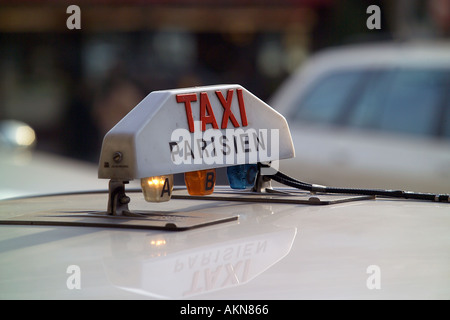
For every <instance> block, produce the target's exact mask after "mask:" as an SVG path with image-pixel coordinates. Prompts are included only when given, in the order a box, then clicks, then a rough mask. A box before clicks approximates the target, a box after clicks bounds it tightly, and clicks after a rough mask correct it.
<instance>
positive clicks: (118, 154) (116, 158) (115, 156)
mask: <svg viewBox="0 0 450 320" xmlns="http://www.w3.org/2000/svg"><path fill="white" fill-rule="evenodd" d="M122 158H123V155H122V152H120V151H116V152H114V154H113V160H114V162H115V163H119V162H121V161H122Z"/></svg>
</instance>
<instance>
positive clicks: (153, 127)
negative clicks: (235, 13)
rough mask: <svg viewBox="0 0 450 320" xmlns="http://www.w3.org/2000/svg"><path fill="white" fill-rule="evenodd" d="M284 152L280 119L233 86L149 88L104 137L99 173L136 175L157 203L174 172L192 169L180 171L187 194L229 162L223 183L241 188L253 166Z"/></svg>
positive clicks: (205, 190)
mask: <svg viewBox="0 0 450 320" xmlns="http://www.w3.org/2000/svg"><path fill="white" fill-rule="evenodd" d="M292 157H294V147H293V143H292V139H291V135H290V132H289V128H288V124H287V122H286V120H285V118H284V117H283V116H282V115H280V114H279V113H278V112H276V111H275V110H273V109H272V108H271V107H270V106H268V105H267V104H266V103H264V102H263V101H261V100H260V99H258V98H257V97H255V96H254V95H253V94H251V93H250V92H248V91H247V90H246V89H244V88H242V87H241V86H239V85H217V86H207V87H195V88H186V89H176V90H165V91H155V92H152V93H150V94H149V95H148V96H147V97H146V98H145V99H144V100H142V101H141V102H140V103H139V104H138V105H137V106H136V107H135V108H134V109H133V110H132V111H131V112H130V113H129V114H128V115H127V116H125V117H124V118H123V119H122V120H121V121H120V122H119V123H117V125H116V126H115V127H114V128H112V129H111V130H110V131H109V132H108V133H107V134H106V136H105V138H104V141H103V146H102V151H101V156H100V162H99V178H106V179H111V180H113V181H123V182H126V181H130V180H133V179H141V185H142V187H143V189H146V188H151V189H153V190H152V191H151V190H149V191H148V192H146V194H147V195H146V199H147V200H148V201H157V202H158V201H166V200H168V199H170V193H171V191H170V190H171V188H172V187H173V186H172V185H168V184H167V183H170V184H171V183H172V181H173V180H172V179H171V178H168V179H166V177H171V175H173V174H175V173H187V172H196V173H195V174H194V173H190V174H186V175H185V180H186V185H187V187H188V190H189V193H191V194H193V193H195V194H209V193H211V192H212V190H213V188H214V184H215V168H219V167H232V168H233V170H229V174H230V175H231V177H230V178H229V180H230V182H231V186H232V187H234V188H248V187H249V186H251V185H252V183H253V182H252V179H253V180H254V176H255V175H256V174H255V172H256V171H257V168H256V164H257V163H261V162H271V161H277V160H280V159H287V158H292ZM236 166H238V167H236ZM240 169H242V170H240ZM212 175H213V176H212ZM239 177H241V178H239ZM157 179H160V180H158V181H156V180H157ZM198 183H200V184H201V185H200V186H199V185H198ZM155 188H158V189H157V190H158V191H157V192H156V191H155V190H156V189H155ZM194 190H195V191H194ZM192 192H193V193H192ZM144 193H145V190H144Z"/></svg>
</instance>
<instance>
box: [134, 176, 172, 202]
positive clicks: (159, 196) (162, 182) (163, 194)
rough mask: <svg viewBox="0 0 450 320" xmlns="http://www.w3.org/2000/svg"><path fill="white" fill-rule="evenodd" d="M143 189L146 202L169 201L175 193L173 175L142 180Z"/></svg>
mask: <svg viewBox="0 0 450 320" xmlns="http://www.w3.org/2000/svg"><path fill="white" fill-rule="evenodd" d="M141 187H142V192H143V193H144V198H145V200H146V201H148V202H164V201H169V200H170V198H171V197H172V191H173V175H167V176H156V177H149V178H142V179H141Z"/></svg>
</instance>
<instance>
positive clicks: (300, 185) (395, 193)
mask: <svg viewBox="0 0 450 320" xmlns="http://www.w3.org/2000/svg"><path fill="white" fill-rule="evenodd" d="M268 178H270V179H273V180H275V181H277V182H279V183H282V184H284V185H287V186H290V187H294V188H297V189H301V190H307V191H311V192H325V193H326V192H328V193H346V194H358V195H366V196H367V195H369V196H382V197H391V198H403V199H416V200H426V201H435V202H450V200H449V197H450V196H449V195H448V194H433V193H420V192H412V191H402V190H383V189H355V188H337V187H327V186H322V185H317V184H311V183H306V182H302V181H298V180H296V179H294V178H291V177H289V176H287V175H285V174H284V173H281V172H279V171H278V172H277V173H276V174H274V175H270V176H268Z"/></svg>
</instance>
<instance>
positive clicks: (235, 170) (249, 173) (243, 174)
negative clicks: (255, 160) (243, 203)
mask: <svg viewBox="0 0 450 320" xmlns="http://www.w3.org/2000/svg"><path fill="white" fill-rule="evenodd" d="M257 172H258V165H257V164H240V165H237V166H232V167H227V176H228V182H229V183H230V187H231V188H232V189H246V188H251V187H253V185H254V184H255V178H256V173H257Z"/></svg>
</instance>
